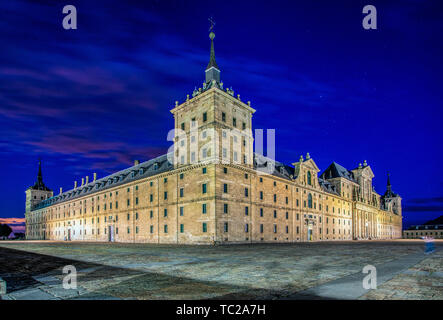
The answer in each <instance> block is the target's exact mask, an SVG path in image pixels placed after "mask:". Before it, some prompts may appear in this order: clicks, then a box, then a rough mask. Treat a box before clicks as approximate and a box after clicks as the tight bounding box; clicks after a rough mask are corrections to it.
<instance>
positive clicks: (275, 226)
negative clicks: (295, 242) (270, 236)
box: [274, 224, 277, 233]
mask: <svg viewBox="0 0 443 320" xmlns="http://www.w3.org/2000/svg"><path fill="white" fill-rule="evenodd" d="M274 233H277V225H276V224H274Z"/></svg>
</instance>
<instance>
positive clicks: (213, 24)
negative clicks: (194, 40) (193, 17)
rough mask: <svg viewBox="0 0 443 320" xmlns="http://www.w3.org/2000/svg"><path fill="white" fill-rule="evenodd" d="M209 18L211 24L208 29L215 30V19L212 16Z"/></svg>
mask: <svg viewBox="0 0 443 320" xmlns="http://www.w3.org/2000/svg"><path fill="white" fill-rule="evenodd" d="M208 20H209V23H210V24H211V26H210V27H209V30H208V31H209V32H211V31H212V30H214V26H215V21H214V19H213V18H212V17H210V18H209V19H208Z"/></svg>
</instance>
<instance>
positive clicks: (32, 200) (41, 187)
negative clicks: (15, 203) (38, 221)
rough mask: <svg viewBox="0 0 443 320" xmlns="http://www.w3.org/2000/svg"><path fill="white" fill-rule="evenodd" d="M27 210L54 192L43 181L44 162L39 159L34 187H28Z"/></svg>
mask: <svg viewBox="0 0 443 320" xmlns="http://www.w3.org/2000/svg"><path fill="white" fill-rule="evenodd" d="M25 193H26V212H30V211H31V210H32V208H33V207H34V206H35V205H36V204H37V203H39V202H41V201H43V200H45V199H48V198H51V197H52V196H53V192H52V190H51V189H49V188H48V187H47V186H46V185H45V184H44V182H43V175H42V162H41V160H40V159H39V160H38V174H37V181H36V182H35V184H34V185H33V186H32V187H29V188H28V189H26V192H25Z"/></svg>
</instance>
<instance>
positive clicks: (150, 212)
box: [149, 210, 154, 219]
mask: <svg viewBox="0 0 443 320" xmlns="http://www.w3.org/2000/svg"><path fill="white" fill-rule="evenodd" d="M149 216H150V217H151V219H152V218H153V217H154V212H153V211H152V210H151V211H149Z"/></svg>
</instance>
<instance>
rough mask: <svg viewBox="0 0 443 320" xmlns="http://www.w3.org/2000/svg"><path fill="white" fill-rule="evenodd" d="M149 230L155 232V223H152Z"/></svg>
mask: <svg viewBox="0 0 443 320" xmlns="http://www.w3.org/2000/svg"><path fill="white" fill-rule="evenodd" d="M149 231H150V232H151V233H154V226H153V225H151V226H150V227H149Z"/></svg>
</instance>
